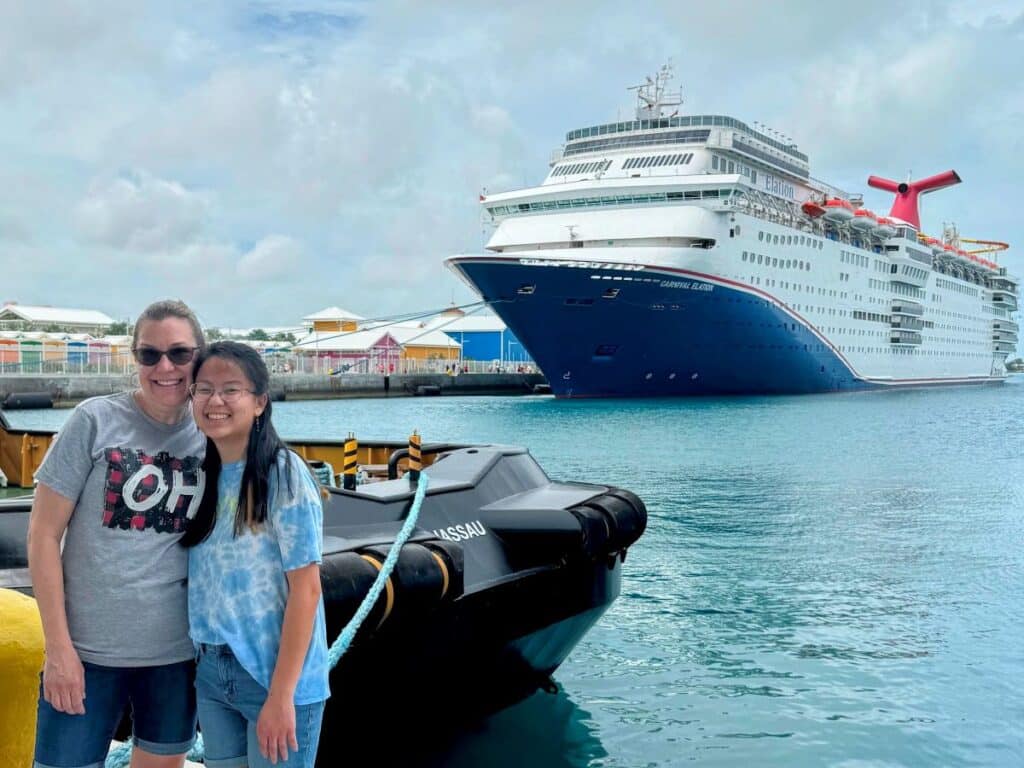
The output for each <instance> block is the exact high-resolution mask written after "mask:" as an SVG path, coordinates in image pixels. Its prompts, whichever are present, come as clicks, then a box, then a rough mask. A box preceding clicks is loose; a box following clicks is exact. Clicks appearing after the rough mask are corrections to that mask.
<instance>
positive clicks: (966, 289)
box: [935, 277, 978, 296]
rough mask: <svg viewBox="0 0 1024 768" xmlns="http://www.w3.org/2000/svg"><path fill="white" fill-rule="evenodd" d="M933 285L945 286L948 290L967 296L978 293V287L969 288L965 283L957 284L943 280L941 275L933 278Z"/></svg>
mask: <svg viewBox="0 0 1024 768" xmlns="http://www.w3.org/2000/svg"><path fill="white" fill-rule="evenodd" d="M935 285H936V286H937V287H939V288H945V289H946V290H949V291H956V292H957V293H963V294H966V295H967V296H977V295H978V289H977V288H969V287H968V286H966V285H957V284H956V283H954V282H952V281H951V280H943V279H942V278H941V277H937V278H935Z"/></svg>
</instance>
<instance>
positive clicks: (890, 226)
mask: <svg viewBox="0 0 1024 768" xmlns="http://www.w3.org/2000/svg"><path fill="white" fill-rule="evenodd" d="M871 234H873V235H875V236H876V237H880V238H882V239H883V240H885V239H887V238H890V237H892V236H893V235H895V234H896V225H895V224H894V223H893V220H892V219H889V218H886V217H885V216H879V217H878V224H877V225H876V226H875V228H874V230H872V232H871Z"/></svg>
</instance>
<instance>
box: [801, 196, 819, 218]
mask: <svg viewBox="0 0 1024 768" xmlns="http://www.w3.org/2000/svg"><path fill="white" fill-rule="evenodd" d="M800 210H802V211H803V212H804V213H805V214H806V215H807V216H809V217H811V218H812V219H816V218H818V217H819V216H821V215H823V214H824V213H825V209H824V208H823V207H822V205H821V203H816V202H815V201H814V200H808V201H807V202H806V203H804V204H803V205H801V206H800Z"/></svg>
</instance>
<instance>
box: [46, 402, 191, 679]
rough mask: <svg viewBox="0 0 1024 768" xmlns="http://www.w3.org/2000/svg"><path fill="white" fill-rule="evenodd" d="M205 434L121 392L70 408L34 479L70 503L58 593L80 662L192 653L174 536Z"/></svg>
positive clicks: (150, 661) (184, 564)
mask: <svg viewBox="0 0 1024 768" xmlns="http://www.w3.org/2000/svg"><path fill="white" fill-rule="evenodd" d="M205 446H206V438H205V437H203V435H202V433H200V432H199V430H198V429H196V425H195V422H194V421H193V420H192V415H191V414H189V415H188V416H186V418H184V419H183V420H182V421H181V422H179V423H178V424H162V423H160V422H158V421H156V420H155V419H152V418H150V417H149V416H148V415H146V413H145V412H143V411H142V409H141V408H139V406H138V404H137V403H136V402H135V398H134V396H133V395H132V393H130V392H124V393H121V394H117V395H107V396H105V397H94V398H92V399H90V400H86V401H84V402H83V403H81V404H80V405H79V406H78V407H77V408H75V410H74V413H72V414H71V416H70V417H69V418H68V420H67V422H66V423H65V424H64V427H63V428H62V429H61V430H60V433H59V434H58V435H57V438H56V440H55V441H54V442H53V445H52V446H51V447H50V451H49V453H47V455H46V458H45V459H44V460H43V463H42V465H41V466H40V467H39V471H38V472H37V473H36V479H37V480H38V481H39V482H40V483H43V484H45V485H47V486H49V487H50V488H52V489H53V490H54V491H56V492H57V493H59V494H60V495H61V496H64V497H65V498H67V499H71V500H72V501H74V502H75V511H74V513H73V514H72V515H71V520H70V522H69V523H68V529H67V534H66V535H65V538H64V552H63V555H62V560H63V563H64V595H65V606H66V609H67V616H68V628H69V630H70V632H71V640H72V642H73V643H74V645H75V648H76V649H77V651H78V654H79V656H80V657H81V658H82V660H83V661H88V662H91V663H93V664H101V665H104V666H111V667H142V666H155V665H159V664H174V663H177V662H180V661H185V660H186V659H189V658H192V655H193V649H192V641H191V640H189V637H188V603H187V596H188V590H187V585H186V578H187V574H188V553H187V552H186V550H185V549H183V548H182V547H181V545H179V544H178V539H180V538H181V536H182V534H183V533H184V531H185V526H186V524H187V521H188V520H190V519H191V518H192V517H194V516H195V513H196V511H197V510H198V509H199V502H200V500H201V499H202V495H203V487H204V484H205V477H204V475H203V470H202V469H201V467H200V464H201V463H202V457H203V453H204V449H205Z"/></svg>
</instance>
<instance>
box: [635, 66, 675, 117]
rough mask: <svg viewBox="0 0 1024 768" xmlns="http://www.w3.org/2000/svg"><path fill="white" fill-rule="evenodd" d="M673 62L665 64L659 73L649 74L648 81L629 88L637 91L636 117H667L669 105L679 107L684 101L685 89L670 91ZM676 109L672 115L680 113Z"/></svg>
mask: <svg viewBox="0 0 1024 768" xmlns="http://www.w3.org/2000/svg"><path fill="white" fill-rule="evenodd" d="M672 77H673V75H672V62H671V61H669V62H668V63H667V64H663V65H662V67H661V69H659V70H658V73H657V74H656V75H655V76H654V78H651V77H650V76H648V77H647V78H646V82H644V83H641V84H640V85H634V86H631V87H630V88H629V90H631V91H636V119H637V120H653V119H656V118H659V117H665V116H666V115H665V110H666V108H668V107H678V106H680V105H681V104H682V103H683V89H682V88H680V89H679V91H678V93H668V83H669V81H670V80H672ZM678 112H679V110H678V109H676V110H675V111H674V112H672V115H675V114H678Z"/></svg>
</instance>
